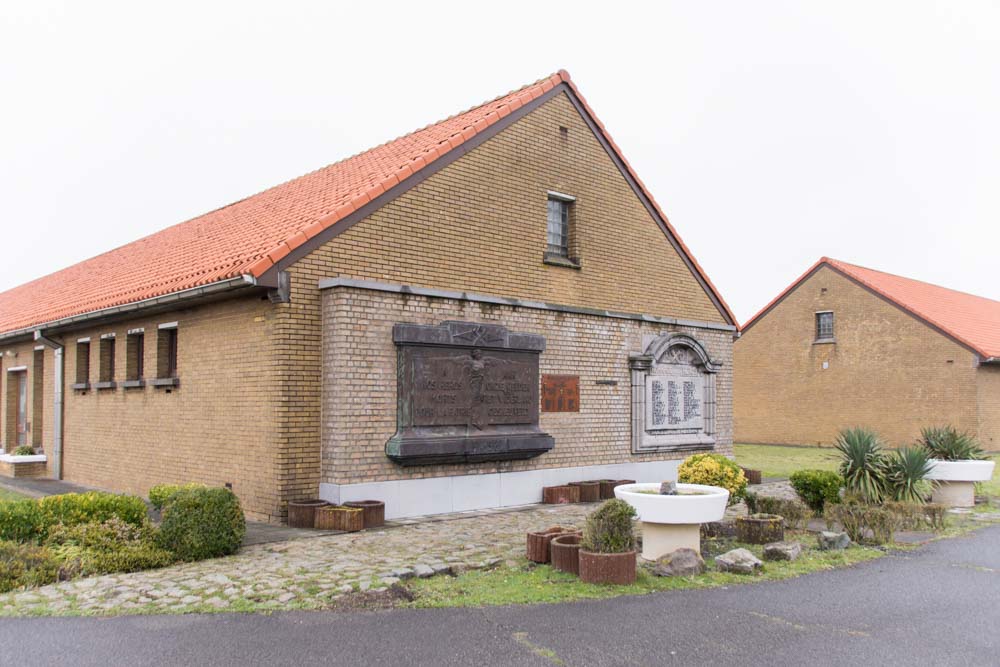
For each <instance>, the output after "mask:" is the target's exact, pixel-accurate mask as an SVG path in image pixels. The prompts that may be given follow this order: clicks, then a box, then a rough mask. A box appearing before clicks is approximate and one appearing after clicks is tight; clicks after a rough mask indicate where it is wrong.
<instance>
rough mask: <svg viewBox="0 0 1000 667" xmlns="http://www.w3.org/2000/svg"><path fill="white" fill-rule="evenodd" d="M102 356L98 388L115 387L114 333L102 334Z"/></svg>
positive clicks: (98, 374)
mask: <svg viewBox="0 0 1000 667" xmlns="http://www.w3.org/2000/svg"><path fill="white" fill-rule="evenodd" d="M100 345H101V346H100V348H99V350H100V356H99V358H98V364H99V366H98V372H97V388H98V389H114V388H115V335H114V334H113V333H109V334H104V335H103V336H101V344H100Z"/></svg>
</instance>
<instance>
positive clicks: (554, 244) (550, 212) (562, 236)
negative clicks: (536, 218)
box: [545, 192, 579, 268]
mask: <svg viewBox="0 0 1000 667" xmlns="http://www.w3.org/2000/svg"><path fill="white" fill-rule="evenodd" d="M575 201H576V198H575V197H571V196H570V195H564V194H561V193H559V192H550V193H548V202H547V205H548V208H547V215H546V245H545V261H546V262H547V263H549V264H557V265H561V266H571V267H574V268H579V265H578V264H577V262H576V259H575V258H574V257H573V256H572V254H573V253H571V251H572V245H573V244H572V241H573V238H572V236H573V204H574V202H575Z"/></svg>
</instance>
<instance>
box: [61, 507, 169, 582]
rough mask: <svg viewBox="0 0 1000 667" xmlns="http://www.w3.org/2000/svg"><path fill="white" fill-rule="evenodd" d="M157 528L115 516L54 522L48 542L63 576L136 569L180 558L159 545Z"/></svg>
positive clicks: (64, 577)
mask: <svg viewBox="0 0 1000 667" xmlns="http://www.w3.org/2000/svg"><path fill="white" fill-rule="evenodd" d="M155 534H156V531H155V529H154V528H153V527H152V526H151V525H149V524H148V523H146V524H144V525H142V526H135V525H133V524H130V523H126V522H124V521H122V520H121V519H119V518H117V517H115V518H112V519H109V520H107V521H104V522H101V523H85V524H79V525H76V526H64V525H58V526H54V527H53V528H52V529H51V530H50V531H49V537H48V539H47V540H46V545H47V546H48V547H49V548H50V549H51V551H52V553H53V555H54V557H55V559H56V561H57V562H58V563H59V565H60V576H61V578H63V579H69V578H72V577H75V576H90V575H95V574H109V573H112V572H135V571H137V570H148V569H152V568H157V567H164V566H166V565H170V564H171V563H173V562H175V561H176V560H177V557H176V556H174V554H173V553H171V552H170V551H168V550H166V549H163V548H162V547H160V546H159V545H157V543H156V540H155Z"/></svg>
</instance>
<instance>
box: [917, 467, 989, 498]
mask: <svg viewBox="0 0 1000 667" xmlns="http://www.w3.org/2000/svg"><path fill="white" fill-rule="evenodd" d="M930 463H931V471H930V472H929V473H927V479H929V480H933V481H934V498H933V500H934V502H936V503H941V504H942V505H948V506H950V507H972V506H973V505H975V504H976V482H988V481H990V479H991V478H992V477H993V467H994V465H995V463H994V462H993V461H972V460H964V461H942V460H940V459H931V461H930Z"/></svg>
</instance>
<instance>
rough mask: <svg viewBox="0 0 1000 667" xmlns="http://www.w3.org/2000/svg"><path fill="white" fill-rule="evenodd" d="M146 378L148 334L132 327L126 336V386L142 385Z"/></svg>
mask: <svg viewBox="0 0 1000 667" xmlns="http://www.w3.org/2000/svg"><path fill="white" fill-rule="evenodd" d="M145 378H146V334H145V331H144V330H143V329H130V330H129V332H128V336H127V337H126V338H125V388H126V389H128V388H131V387H141V386H142V385H143V384H144V382H143V380H145Z"/></svg>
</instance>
